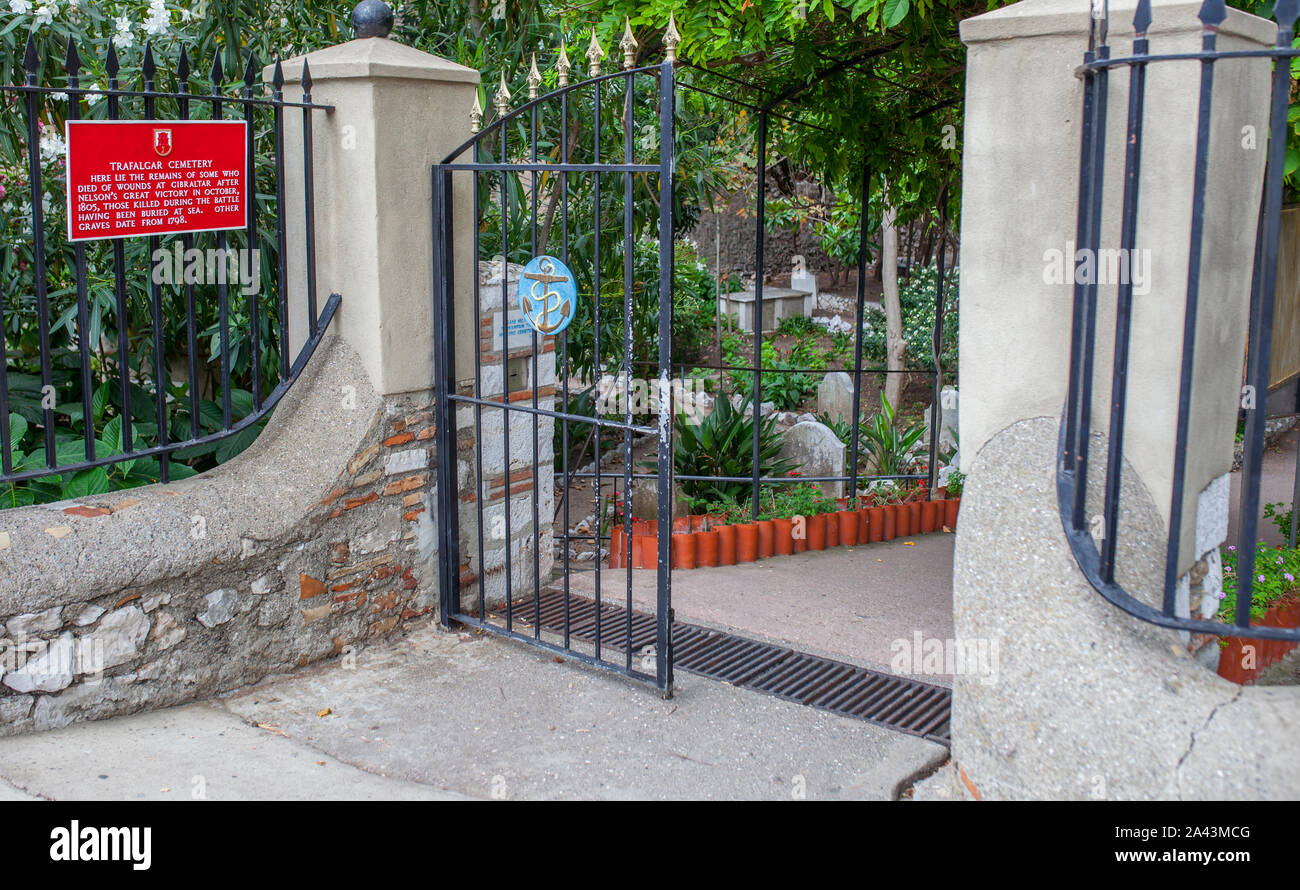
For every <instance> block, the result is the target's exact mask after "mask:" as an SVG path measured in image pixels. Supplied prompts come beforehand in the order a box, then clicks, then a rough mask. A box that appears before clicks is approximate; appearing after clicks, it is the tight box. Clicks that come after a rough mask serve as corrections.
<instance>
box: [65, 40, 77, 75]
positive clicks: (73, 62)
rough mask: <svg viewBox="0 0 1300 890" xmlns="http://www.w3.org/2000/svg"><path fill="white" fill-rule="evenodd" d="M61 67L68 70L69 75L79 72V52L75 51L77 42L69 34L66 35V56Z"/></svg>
mask: <svg viewBox="0 0 1300 890" xmlns="http://www.w3.org/2000/svg"><path fill="white" fill-rule="evenodd" d="M63 67H65V68H66V69H67V70H68V76H69V77H76V76H77V75H78V74H80V73H81V54H80V53H78V52H77V44H76V42H75V41H74V40H73V39H72V35H71V34H69V35H68V58H67V61H65V62H64V63H63Z"/></svg>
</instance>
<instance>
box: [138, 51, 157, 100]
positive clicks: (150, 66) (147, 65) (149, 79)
mask: <svg viewBox="0 0 1300 890" xmlns="http://www.w3.org/2000/svg"><path fill="white" fill-rule="evenodd" d="M140 76H141V77H142V78H143V79H144V82H145V89H146V90H152V89H153V82H154V80H155V79H156V78H157V77H158V63H157V62H156V61H154V57H153V44H152V43H146V44H145V45H144V63H143V64H141V66H140Z"/></svg>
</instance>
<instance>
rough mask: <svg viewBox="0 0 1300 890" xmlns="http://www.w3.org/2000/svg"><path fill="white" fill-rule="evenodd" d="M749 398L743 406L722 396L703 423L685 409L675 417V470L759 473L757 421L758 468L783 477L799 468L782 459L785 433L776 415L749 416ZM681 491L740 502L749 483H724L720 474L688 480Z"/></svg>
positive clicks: (723, 474)
mask: <svg viewBox="0 0 1300 890" xmlns="http://www.w3.org/2000/svg"><path fill="white" fill-rule="evenodd" d="M748 404H749V403H748V401H746V402H744V403H743V404H742V405H741V406H740V408H736V407H734V406H733V405H732V404H731V402H730V401H728V400H727V399H718V401H717V404H716V407H715V408H714V409H713V411H712V412H711V413H709V414H708V415H707V416H706V417H704V418H703V419H702V420H700V421H699V422H698V423H695V422H692V421H691V420H690V419H688V418H687V416H686V414H685V412H680V413H679V414H678V415H677V417H676V418H674V420H673V427H674V429H675V431H676V435H677V444H676V448H675V451H674V454H673V471H674V473H675V474H676V475H677V476H678V477H681V476H708V477H739V478H744V477H750V476H752V475H753V471H754V453H753V447H754V424H755V423H756V422H757V423H758V466H759V474H760V475H762V476H779V475H782V474H784V473H786V472H788V471H789V470H792V469H794V468H795V464H794V462H793V461H790V460H788V459H786V458H783V457H781V436H780V434H779V433H778V432H777V430H776V419H775V418H773V417H768V418H764V419H762V420H758V421H755V419H754V417H753V415H750V416H748V417H746V416H745V408H746V407H748ZM682 490H683V491H684V492H685V493H686V495H687V496H689V497H691V498H693V499H699V500H731V501H735V502H739V500H740V498H742V497H744V496H745V494H746V492H748V490H749V483H745V482H722V481H719V480H718V479H717V478H711V479H708V480H704V481H698V480H683V482H682Z"/></svg>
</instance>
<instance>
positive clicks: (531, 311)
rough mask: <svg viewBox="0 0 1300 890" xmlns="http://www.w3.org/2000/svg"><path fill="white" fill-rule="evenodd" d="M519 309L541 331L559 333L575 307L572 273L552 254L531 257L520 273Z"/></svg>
mask: <svg viewBox="0 0 1300 890" xmlns="http://www.w3.org/2000/svg"><path fill="white" fill-rule="evenodd" d="M519 310H520V312H522V313H523V316H524V319H525V320H527V322H528V324H529V326H531V327H532V328H533V329H534V330H536V331H537V332H538V333H541V334H558V333H560V331H563V330H564V329H565V328H567V327H568V326H569V322H571V321H573V316H574V315H575V314H576V313H577V310H578V289H577V287H576V286H575V285H574V283H573V273H572V272H570V271H569V268H568V267H567V266H565V265H564V263H562V262H560V261H559V260H557V259H556V258H555V257H553V256H539V257H533V258H532V259H531V260H529V261H528V265H526V266H524V270H523V272H522V273H521V274H520V276H519Z"/></svg>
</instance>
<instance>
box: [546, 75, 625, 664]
mask: <svg viewBox="0 0 1300 890" xmlns="http://www.w3.org/2000/svg"><path fill="white" fill-rule="evenodd" d="M560 160H561V161H562V162H564V163H568V161H569V94H568V93H567V92H564V93H561V94H560ZM547 239H548V240H549V239H550V232H549V231H548V232H547ZM560 259H561V260H563V262H564V265H565V266H566V267H567V266H568V265H569V174H568V173H567V172H562V173H560ZM574 285H575V286H576V285H577V282H576V281H575V282H574ZM575 289H576V287H575ZM560 352H561V359H562V360H561V362H560V391H561V398H562V399H563V404H564V406H563V409H562V410H561V413H562V414H563V417H562V419H561V420H560V425H561V432H560V435H561V446H562V447H563V449H564V456H563V457H562V458H561V460H562V461H563V466H562V468H561V469H562V476H561V479H562V482H563V487H562V488H561V489H560V490H561V493H562V496H563V498H564V500H563V501H562V502H561V503H562V504H563V505H564V529H563V531H562V538H561V540H562V541H563V544H564V546H563V547H562V548H561V549H562V551H563V554H564V556H563V559H564V648H565V649H568V648H569V644H570V634H569V528H570V526H569V491H570V486H571V485H572V484H573V480H571V479H570V478H569V329H568V328H565V329H564V330H563V331H561V332H560ZM596 510H597V515H596V522H597V524H598V525H597V532H596V535H597V537H599V536H600V532H599V522H600V513H599V511H600V502H599V500H598V501H597V502H596ZM610 549H611V551H612V550H613V545H612V544H611V545H610ZM596 552H597V557H598V558H597V559H596V562H600V559H599V553H600V545H599V544H597V546H596Z"/></svg>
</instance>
